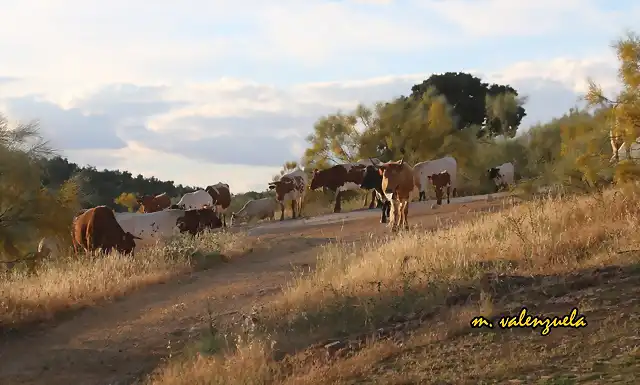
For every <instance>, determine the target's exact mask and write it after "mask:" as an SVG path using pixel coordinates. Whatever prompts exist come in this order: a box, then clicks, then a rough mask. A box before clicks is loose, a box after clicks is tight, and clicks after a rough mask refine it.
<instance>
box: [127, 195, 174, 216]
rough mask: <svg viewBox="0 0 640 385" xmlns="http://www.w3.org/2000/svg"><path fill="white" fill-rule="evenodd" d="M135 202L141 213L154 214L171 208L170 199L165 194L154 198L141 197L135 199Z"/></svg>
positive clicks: (150, 196)
mask: <svg viewBox="0 0 640 385" xmlns="http://www.w3.org/2000/svg"><path fill="white" fill-rule="evenodd" d="M136 202H138V204H139V205H140V206H141V209H142V212H143V213H155V212H157V211H162V210H164V209H166V208H168V207H169V206H171V199H170V198H169V196H168V195H167V193H162V194H160V195H156V196H153V195H143V196H142V197H140V198H137V199H136Z"/></svg>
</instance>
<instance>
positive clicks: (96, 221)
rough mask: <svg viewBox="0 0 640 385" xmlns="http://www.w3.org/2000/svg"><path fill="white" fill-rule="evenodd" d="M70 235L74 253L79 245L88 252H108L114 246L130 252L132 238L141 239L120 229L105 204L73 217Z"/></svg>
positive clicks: (133, 246)
mask: <svg viewBox="0 0 640 385" xmlns="http://www.w3.org/2000/svg"><path fill="white" fill-rule="evenodd" d="M72 235H73V249H74V250H75V252H76V254H77V253H78V250H79V247H82V248H83V249H84V250H86V251H88V252H93V251H95V250H97V249H102V250H103V251H104V252H105V253H109V252H110V251H111V250H112V249H114V248H115V249H116V250H117V251H119V252H120V253H123V254H132V253H133V251H134V249H135V247H136V244H135V241H134V239H141V238H138V237H136V236H134V235H133V234H131V233H128V232H125V231H124V230H122V227H120V224H118V221H116V217H115V215H114V214H113V210H111V209H110V208H108V207H107V206H97V207H94V208H91V209H88V210H87V211H85V212H84V213H82V214H80V215H79V216H77V217H76V218H74V220H73V233H72Z"/></svg>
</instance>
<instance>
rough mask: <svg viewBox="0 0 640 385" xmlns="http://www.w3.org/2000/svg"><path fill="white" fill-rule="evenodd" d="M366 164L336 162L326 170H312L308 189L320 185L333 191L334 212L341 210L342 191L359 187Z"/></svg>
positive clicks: (313, 188) (314, 188) (316, 187)
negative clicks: (336, 163)
mask: <svg viewBox="0 0 640 385" xmlns="http://www.w3.org/2000/svg"><path fill="white" fill-rule="evenodd" d="M366 168H367V166H365V165H363V164H358V163H345V164H338V165H335V166H333V167H331V168H328V169H326V170H317V169H316V170H313V177H312V179H311V185H310V186H309V189H311V190H316V189H318V188H320V187H324V188H328V189H329V190H331V191H333V192H334V193H335V194H336V196H335V205H334V207H333V212H334V213H339V212H340V211H342V207H341V204H340V198H341V195H342V192H344V191H349V190H355V189H359V188H360V185H361V184H362V179H363V178H364V173H365V170H366ZM371 203H373V202H371Z"/></svg>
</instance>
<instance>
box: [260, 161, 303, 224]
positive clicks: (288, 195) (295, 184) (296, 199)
mask: <svg viewBox="0 0 640 385" xmlns="http://www.w3.org/2000/svg"><path fill="white" fill-rule="evenodd" d="M306 188H307V174H305V172H304V171H302V170H300V169H296V170H294V171H291V172H290V173H288V174H285V175H283V176H282V177H281V178H280V180H278V181H275V182H271V183H269V190H276V200H277V201H278V203H279V204H280V220H281V221H282V220H284V205H285V203H287V201H291V213H292V219H295V218H296V208H297V214H298V215H297V216H298V218H299V217H300V216H302V201H303V200H304V193H305V190H306Z"/></svg>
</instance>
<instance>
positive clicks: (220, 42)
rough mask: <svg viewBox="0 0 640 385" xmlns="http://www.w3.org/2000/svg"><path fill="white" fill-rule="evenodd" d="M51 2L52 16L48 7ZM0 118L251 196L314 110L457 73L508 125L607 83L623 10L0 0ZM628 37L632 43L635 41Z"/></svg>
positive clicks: (618, 5)
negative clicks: (512, 106) (499, 97)
mask: <svg viewBox="0 0 640 385" xmlns="http://www.w3.org/2000/svg"><path fill="white" fill-rule="evenodd" d="M54 3H55V5H54ZM0 9H2V15H3V20H2V23H0V52H2V55H1V56H2V60H0V113H2V114H4V115H5V116H6V117H7V118H8V119H9V120H10V121H11V122H14V123H16V122H29V121H32V120H38V121H39V123H40V126H41V131H42V134H43V135H44V136H45V138H46V139H48V140H49V141H50V143H51V145H52V146H53V147H54V148H55V149H56V150H57V151H58V153H59V154H60V155H62V156H65V157H68V158H69V160H70V161H72V162H75V163H78V164H80V165H92V166H95V167H97V168H98V169H104V168H108V169H120V170H128V171H130V172H131V173H133V174H134V175H137V174H138V173H141V174H143V175H144V176H146V177H150V176H155V177H157V178H159V179H162V180H173V181H175V182H176V183H182V184H186V185H199V186H206V185H211V184H215V183H217V182H220V181H222V182H226V183H228V184H230V186H231V190H232V193H240V192H244V191H248V190H257V191H262V190H264V189H265V188H266V185H267V183H268V182H269V181H271V178H272V176H273V175H274V174H277V173H278V171H279V170H280V168H281V165H282V164H283V163H284V162H285V161H288V160H295V159H299V158H300V156H301V155H302V153H303V151H304V148H305V146H306V143H305V137H306V136H307V135H308V134H309V133H310V132H311V131H312V129H313V123H314V122H315V121H316V120H317V119H318V118H319V117H320V116H322V115H326V114H330V113H335V112H336V111H338V110H342V111H349V110H350V109H352V108H353V107H355V106H356V105H357V104H358V103H365V104H373V103H374V102H376V101H381V100H388V99H391V98H393V97H396V96H399V95H406V94H408V93H410V89H411V86H412V85H413V84H416V83H420V82H422V80H424V79H426V78H428V77H429V76H430V75H431V74H433V73H443V72H447V71H454V72H455V71H464V72H470V73H473V74H474V75H476V76H479V77H480V78H481V79H482V80H483V81H485V82H497V83H501V84H509V85H511V86H512V87H514V88H515V89H516V90H517V91H518V93H519V94H520V95H526V96H527V97H528V101H527V104H526V105H525V108H526V110H527V116H526V117H525V119H524V120H523V122H522V125H521V130H526V129H527V128H528V127H530V126H531V125H533V124H535V123H537V122H545V121H547V120H549V119H551V118H553V117H555V116H560V115H562V114H563V113H564V112H566V111H567V110H568V109H569V108H570V107H572V106H575V105H577V104H578V103H579V97H580V96H581V95H583V93H584V91H585V89H586V84H587V83H586V79H587V77H589V76H590V77H592V78H593V79H594V80H596V81H597V82H598V83H599V84H601V85H602V86H603V87H604V89H605V91H606V92H614V91H615V89H616V85H617V79H616V71H617V69H616V57H615V52H614V51H613V49H612V48H611V44H612V42H613V41H614V40H615V39H617V38H619V37H621V36H622V35H623V34H624V33H625V32H626V29H628V28H631V27H632V26H633V21H637V20H638V19H639V17H640V4H639V3H637V2H632V1H630V0H618V1H615V2H611V1H600V0H579V1H578V0H562V1H558V0H554V1H551V0H536V1H529V0H521V1H506V0H422V1H417V0H416V1H414V0H404V1H400V0H342V1H338V0H333V1H328V0H325V1H320V0H305V1H300V0H296V1H293V0H273V1H257V0H233V1H231V0H184V1H180V2H179V1H169V0H156V1H153V2H152V1H139V0H126V1H125V0H111V1H95V0H82V1H80V0H57V1H55V2H54V1H50V0H21V1H15V0H0ZM638 32H640V31H638Z"/></svg>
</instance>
